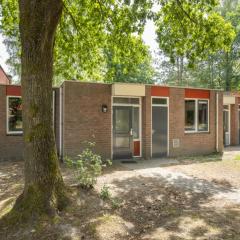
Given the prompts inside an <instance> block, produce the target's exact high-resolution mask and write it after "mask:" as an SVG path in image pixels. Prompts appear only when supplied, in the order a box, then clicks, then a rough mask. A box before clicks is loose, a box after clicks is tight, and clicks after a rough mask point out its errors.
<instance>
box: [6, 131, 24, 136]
mask: <svg viewBox="0 0 240 240" xmlns="http://www.w3.org/2000/svg"><path fill="white" fill-rule="evenodd" d="M6 135H7V136H23V133H22V132H18V133H15V132H8V133H7V134H6Z"/></svg>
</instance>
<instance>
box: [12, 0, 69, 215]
mask: <svg viewBox="0 0 240 240" xmlns="http://www.w3.org/2000/svg"><path fill="white" fill-rule="evenodd" d="M62 8H63V3H62V1H61V0H44V1H41V0H19V9H20V36H21V46H22V55H21V67H22V73H21V84H22V99H23V128H24V159H25V186H24V191H23V193H22V195H21V196H20V197H19V198H18V199H17V201H16V204H15V208H14V209H15V210H21V211H22V212H23V214H25V215H27V216H35V215H39V214H42V213H46V214H55V213H56V210H57V209H60V208H61V207H63V205H64V203H65V200H66V197H65V196H66V195H65V187H64V183H63V179H62V176H61V172H60V168H59V163H58V157H57V152H56V145H55V137H54V130H53V118H52V114H53V111H52V81H53V48H54V38H55V32H56V28H57V25H58V22H59V20H60V17H61V13H62Z"/></svg>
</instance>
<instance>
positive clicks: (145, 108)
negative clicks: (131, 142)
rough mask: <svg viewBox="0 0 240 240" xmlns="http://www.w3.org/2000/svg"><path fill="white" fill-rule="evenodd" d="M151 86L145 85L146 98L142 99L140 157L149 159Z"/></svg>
mask: <svg viewBox="0 0 240 240" xmlns="http://www.w3.org/2000/svg"><path fill="white" fill-rule="evenodd" d="M151 113H152V111H151V86H147V85H146V96H145V97H143V98H142V156H143V158H145V159H150V158H151V138H152V129H151V128H152V124H151V120H152V117H151Z"/></svg>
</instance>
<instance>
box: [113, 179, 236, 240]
mask: <svg viewBox="0 0 240 240" xmlns="http://www.w3.org/2000/svg"><path fill="white" fill-rule="evenodd" d="M196 181H198V183H196ZM113 184H114V185H115V187H116V188H117V189H119V190H121V191H119V197H121V198H122V199H124V205H123V207H122V208H121V209H119V211H118V214H119V216H121V217H122V218H123V219H124V220H126V221H127V222H131V223H132V224H133V225H134V228H133V229H132V232H131V234H130V236H129V237H125V238H124V239H148V240H149V239H154V240H156V239H159V240H160V239H166V240H167V239H169V240H173V239H192V240H193V239H211V237H212V239H240V221H239V220H240V211H239V209H234V208H232V209H231V208H226V209H222V208H217V207H216V208H213V207H212V206H211V207H210V206H209V207H207V206H206V203H208V202H209V201H210V199H211V197H213V196H214V195H215V194H218V193H224V192H225V193H228V192H232V191H233V190H232V189H229V188H224V187H223V186H218V185H216V184H213V183H211V182H208V181H206V180H202V179H184V178H182V177H178V178H176V179H174V180H171V182H169V181H166V179H165V178H160V177H157V178H156V177H142V176H139V177H133V178H128V179H124V180H123V181H122V180H120V181H118V180H115V181H114V182H113ZM172 184H174V185H172ZM184 185H185V186H184ZM180 189H181V190H180ZM161 235H162V236H161Z"/></svg>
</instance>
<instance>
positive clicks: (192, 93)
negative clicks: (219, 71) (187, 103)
mask: <svg viewBox="0 0 240 240" xmlns="http://www.w3.org/2000/svg"><path fill="white" fill-rule="evenodd" d="M185 98H204V99H209V98H210V91H209V90H200V89H185Z"/></svg>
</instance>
